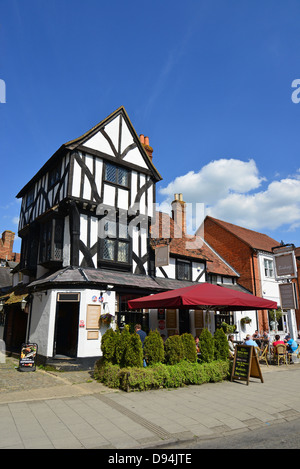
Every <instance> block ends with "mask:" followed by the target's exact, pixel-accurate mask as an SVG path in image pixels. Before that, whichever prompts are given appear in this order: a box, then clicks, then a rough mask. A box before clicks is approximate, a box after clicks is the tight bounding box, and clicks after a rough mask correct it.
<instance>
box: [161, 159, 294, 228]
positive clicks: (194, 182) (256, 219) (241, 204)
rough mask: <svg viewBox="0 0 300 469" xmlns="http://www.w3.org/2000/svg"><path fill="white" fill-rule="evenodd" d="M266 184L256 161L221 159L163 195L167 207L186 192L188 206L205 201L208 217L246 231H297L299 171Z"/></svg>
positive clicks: (170, 186)
mask: <svg viewBox="0 0 300 469" xmlns="http://www.w3.org/2000/svg"><path fill="white" fill-rule="evenodd" d="M265 181H266V179H265V178H264V177H261V176H260V175H259V171H258V169H257V166H256V163H255V161H254V160H250V161H248V162H244V161H241V160H238V159H232V158H231V159H220V160H216V161H212V162H211V163H209V164H207V165H206V166H204V167H203V168H202V169H201V170H200V171H199V172H194V171H190V172H188V173H187V174H185V175H183V176H179V177H177V178H176V179H175V180H174V181H172V182H171V183H169V184H168V186H167V187H165V188H162V189H160V194H161V195H162V196H165V200H164V202H163V203H164V204H166V203H170V202H171V201H172V200H173V198H174V194H175V193H182V194H183V199H184V200H185V201H186V202H187V203H196V202H198V203H199V202H203V203H204V204H205V206H206V214H208V215H211V216H213V217H215V218H219V219H221V220H224V221H228V222H231V223H234V224H237V225H240V226H244V227H246V228H250V229H254V230H258V231H263V230H275V229H278V228H279V227H283V226H285V229H289V230H295V229H296V228H297V227H299V225H300V178H299V172H298V174H295V175H294V176H290V177H288V178H285V179H281V180H277V181H272V182H270V183H269V185H268V186H267V187H266V188H265V189H263V190H262V189H261V186H262V183H263V182H265Z"/></svg>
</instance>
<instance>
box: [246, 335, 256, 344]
mask: <svg viewBox="0 0 300 469" xmlns="http://www.w3.org/2000/svg"><path fill="white" fill-rule="evenodd" d="M244 344H245V345H253V347H257V343H256V342H255V340H253V339H252V337H251V335H250V334H247V335H246V339H245V341H244Z"/></svg>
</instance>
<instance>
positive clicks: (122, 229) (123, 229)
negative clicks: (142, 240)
mask: <svg viewBox="0 0 300 469" xmlns="http://www.w3.org/2000/svg"><path fill="white" fill-rule="evenodd" d="M119 238H126V239H127V238H128V226H127V225H125V224H124V223H119Z"/></svg>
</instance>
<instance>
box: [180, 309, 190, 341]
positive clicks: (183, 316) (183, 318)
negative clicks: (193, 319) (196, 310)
mask: <svg viewBox="0 0 300 469" xmlns="http://www.w3.org/2000/svg"><path fill="white" fill-rule="evenodd" d="M186 332H190V311H189V310H188V309H180V310H179V334H180V335H181V334H185V333H186Z"/></svg>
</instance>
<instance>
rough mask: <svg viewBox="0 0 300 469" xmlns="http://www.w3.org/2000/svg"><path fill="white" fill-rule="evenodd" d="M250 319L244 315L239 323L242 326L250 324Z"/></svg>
mask: <svg viewBox="0 0 300 469" xmlns="http://www.w3.org/2000/svg"><path fill="white" fill-rule="evenodd" d="M251 321H252V319H251V318H249V317H248V316H245V317H244V318H242V319H241V324H242V325H243V326H244V325H245V324H251Z"/></svg>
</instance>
